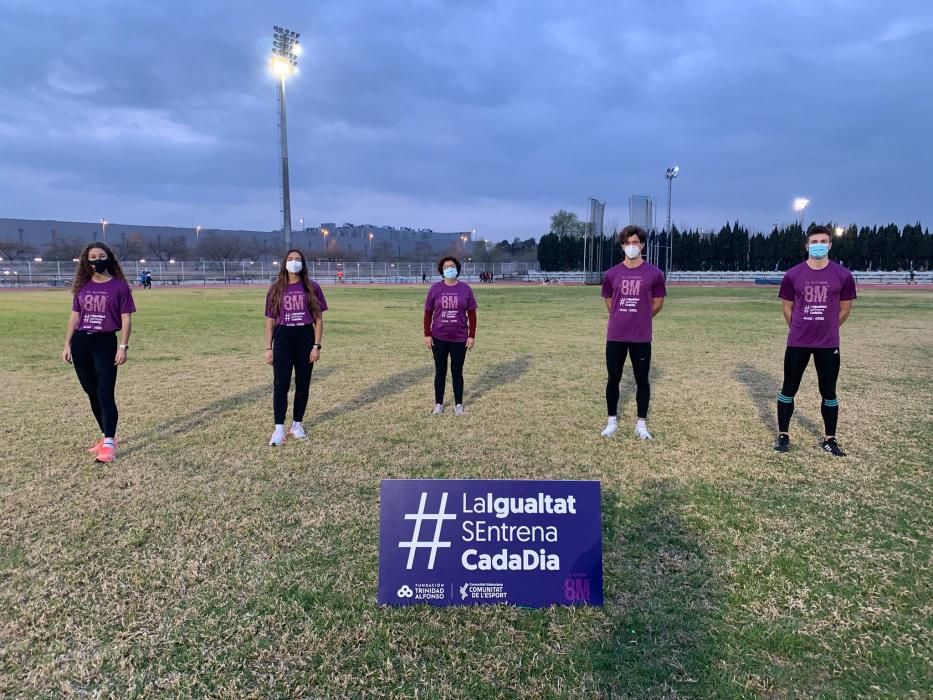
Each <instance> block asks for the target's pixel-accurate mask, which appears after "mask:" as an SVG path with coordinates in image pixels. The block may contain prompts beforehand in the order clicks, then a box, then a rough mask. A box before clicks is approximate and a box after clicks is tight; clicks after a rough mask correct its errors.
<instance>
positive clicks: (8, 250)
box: [0, 229, 36, 262]
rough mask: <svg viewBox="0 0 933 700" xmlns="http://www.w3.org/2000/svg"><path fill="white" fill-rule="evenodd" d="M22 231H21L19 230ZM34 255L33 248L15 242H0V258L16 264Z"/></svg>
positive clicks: (26, 244)
mask: <svg viewBox="0 0 933 700" xmlns="http://www.w3.org/2000/svg"><path fill="white" fill-rule="evenodd" d="M20 230H22V229H20ZM35 254H36V249H35V247H34V246H31V245H29V244H28V243H23V242H21V241H16V240H0V258H3V259H4V260H9V261H10V262H16V261H17V260H25V259H26V258H27V257H30V256H32V255H35Z"/></svg>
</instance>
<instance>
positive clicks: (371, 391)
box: [312, 365, 434, 425]
mask: <svg viewBox="0 0 933 700" xmlns="http://www.w3.org/2000/svg"><path fill="white" fill-rule="evenodd" d="M433 374H434V367H433V365H422V366H420V367H415V368H414V369H409V370H405V371H404V372H399V373H398V374H393V375H392V376H390V377H386V378H385V379H383V380H382V381H380V382H377V383H376V384H373V385H372V386H370V387H367V388H366V389H364V390H363V391H362V392H360V393H359V394H358V395H357V396H356V397H355V398H353V399H350V400H349V401H345V402H344V403H341V404H337V405H336V406H334V407H333V408H331V409H330V410H327V411H324V413H322V414H321V415H319V416H314V417H313V418H312V422H313V423H314V424H315V425H318V424H320V423H323V422H325V421H329V420H333V419H334V418H339V417H340V416H343V415H346V414H347V413H352V412H353V411H358V410H359V409H361V408H363V407H364V406H368V405H370V404H373V403H375V402H376V401H379V400H380V399H384V398H386V397H389V396H393V395H395V394H401V393H402V392H403V391H405V390H406V389H408V388H409V387H411V386H414V385H415V384H417V383H418V382H420V381H422V380H423V379H425V378H427V377H429V376H432V375H433Z"/></svg>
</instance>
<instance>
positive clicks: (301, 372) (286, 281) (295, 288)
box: [266, 250, 327, 447]
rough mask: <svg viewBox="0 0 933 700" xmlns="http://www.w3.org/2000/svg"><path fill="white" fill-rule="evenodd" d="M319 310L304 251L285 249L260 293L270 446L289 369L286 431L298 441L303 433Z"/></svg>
mask: <svg viewBox="0 0 933 700" xmlns="http://www.w3.org/2000/svg"><path fill="white" fill-rule="evenodd" d="M325 311H327V300H325V299H324V292H322V291H321V287H320V285H318V283H317V282H315V281H314V280H312V279H311V278H309V277H308V268H307V265H306V264H305V256H304V254H303V253H302V252H301V251H300V250H290V251H288V253H287V254H286V255H285V259H284V260H282V263H281V265H279V274H278V276H277V277H276V278H275V282H273V283H272V286H271V287H270V288H269V292H268V294H266V362H267V363H268V364H270V365H272V378H273V384H272V411H273V414H274V418H275V430H274V431H273V433H272V438H271V439H270V440H269V445H270V446H271V447H275V446H278V445H281V444H283V443H284V442H285V438H286V433H285V411H286V409H287V408H288V388H289V386H291V383H292V370H293V369H294V371H295V404H294V408H293V410H292V426H291V428H289V430H288V435H289V436H291V437H293V438H296V439H298V440H301V439H303V438H305V437H307V435H306V433H305V431H304V428H303V427H302V425H301V422H302V421H303V420H304V415H305V409H306V408H307V406H308V394H309V391H310V387H311V371H312V370H313V369H314V363H315V362H317V361H318V359H319V358H320V356H321V336H322V335H323V334H324V316H323V314H324V312H325Z"/></svg>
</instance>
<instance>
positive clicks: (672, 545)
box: [574, 481, 723, 698]
mask: <svg viewBox="0 0 933 700" xmlns="http://www.w3.org/2000/svg"><path fill="white" fill-rule="evenodd" d="M683 504H684V501H683V497H682V495H681V494H680V493H679V492H678V490H677V489H676V487H674V486H672V485H671V484H670V483H669V482H667V481H656V482H653V483H650V484H648V485H646V486H644V487H643V488H642V489H641V490H640V491H638V492H636V493H635V494H634V495H633V496H625V497H620V496H619V495H618V494H617V493H616V492H615V491H613V490H611V489H605V488H604V489H603V503H602V520H603V581H604V591H603V593H604V600H605V605H604V609H603V614H604V615H605V616H606V620H607V622H608V625H607V631H606V633H605V634H602V635H600V637H599V638H598V639H597V640H596V642H595V643H594V644H592V645H588V646H586V647H583V648H581V649H579V656H581V658H582V660H583V662H584V663H586V664H588V665H589V666H590V670H591V671H592V673H593V676H594V677H595V678H596V679H597V682H598V684H599V685H598V691H600V692H597V695H602V694H605V695H608V696H611V697H633V698H644V697H680V696H681V695H691V694H693V693H695V692H696V689H697V688H702V687H703V681H704V677H705V676H707V675H708V674H710V673H712V672H713V670H714V666H715V659H716V656H717V653H718V650H717V645H716V629H715V624H716V620H717V616H718V614H719V613H718V610H719V608H720V606H721V603H722V601H723V591H722V587H721V584H720V582H719V581H718V579H717V577H716V575H715V571H714V566H713V562H712V557H711V555H710V553H709V552H708V551H707V549H706V546H705V545H704V544H703V542H702V541H701V539H700V538H699V537H698V536H697V534H696V533H695V532H694V531H693V530H692V528H691V527H690V526H689V524H688V523H687V522H685V521H684V519H683V518H682V517H681V515H680V510H681V508H682V506H683ZM574 655H577V654H574Z"/></svg>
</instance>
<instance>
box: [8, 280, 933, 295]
mask: <svg viewBox="0 0 933 700" xmlns="http://www.w3.org/2000/svg"><path fill="white" fill-rule="evenodd" d="M321 286H322V287H325V288H328V287H346V288H348V289H353V288H357V287H358V288H372V287H379V288H386V289H390V288H392V287H423V288H424V289H427V288H428V287H429V286H430V285H428V284H423V283H420V282H411V283H404V282H398V283H393V282H389V283H387V282H373V283H369V282H362V283H359V284H351V283H344V284H337V283H336V282H324V283H321ZM473 286H474V287H485V286H486V285H485V284H481V283H479V282H474V283H473ZM489 286H490V287H542V286H544V285H542V284H541V283H540V282H495V283H493V284H490V285H489ZM552 286H562V287H582V286H584V284H583V283H582V282H566V283H564V284H562V285H552ZM591 286H593V287H597V286H599V285H591ZM668 286H670V287H707V288H709V287H773V288H774V289H775V290H777V289H778V288H779V287H780V285H777V284H755V283H754V282H669V283H668ZM857 286H858V288H859V289H885V290H889V291H898V292H905V291H911V292H912V291H923V292H928V291H933V284H910V285H907V284H857ZM248 287H257V288H260V289H263V288H264V285H260V284H186V285H164V286H163V285H153V287H152V289H140V288H139V287H135V286H134V287H132V289H133V291H134V292H136V291H138V292H139V293H146V292H150V291H157V290H163V289H243V288H248ZM60 291H71V290H70V288H67V287H58V288H56V287H39V286H25V285H24V286H19V287H17V286H14V285H10V286H6V285H3V286H0V292H60Z"/></svg>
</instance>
